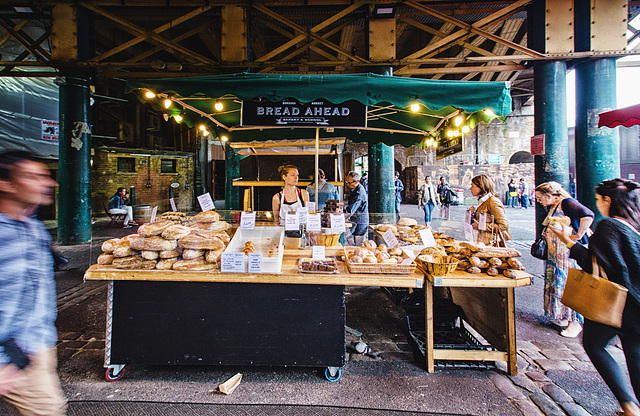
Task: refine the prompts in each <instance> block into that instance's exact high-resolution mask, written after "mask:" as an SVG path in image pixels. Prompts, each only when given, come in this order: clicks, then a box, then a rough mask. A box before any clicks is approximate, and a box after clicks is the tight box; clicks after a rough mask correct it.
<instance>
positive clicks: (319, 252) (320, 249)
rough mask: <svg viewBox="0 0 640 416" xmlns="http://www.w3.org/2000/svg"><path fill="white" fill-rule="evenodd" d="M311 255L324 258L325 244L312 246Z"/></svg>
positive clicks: (315, 257)
mask: <svg viewBox="0 0 640 416" xmlns="http://www.w3.org/2000/svg"><path fill="white" fill-rule="evenodd" d="M311 257H312V258H314V259H324V258H325V249H324V246H312V247H311Z"/></svg>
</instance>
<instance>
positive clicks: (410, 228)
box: [375, 218, 427, 245]
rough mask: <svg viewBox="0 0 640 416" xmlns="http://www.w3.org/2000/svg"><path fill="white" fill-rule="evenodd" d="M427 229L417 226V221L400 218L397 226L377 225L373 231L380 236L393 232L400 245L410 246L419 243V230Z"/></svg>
mask: <svg viewBox="0 0 640 416" xmlns="http://www.w3.org/2000/svg"><path fill="white" fill-rule="evenodd" d="M425 228H427V226H426V225H418V221H416V220H414V219H413V218H400V219H399V220H398V223H397V224H378V225H376V226H375V230H376V231H377V232H378V234H380V235H382V234H384V233H385V232H387V231H388V230H391V231H392V232H393V235H395V236H396V238H397V239H398V241H399V242H400V245H410V244H416V243H418V242H420V230H422V229H425Z"/></svg>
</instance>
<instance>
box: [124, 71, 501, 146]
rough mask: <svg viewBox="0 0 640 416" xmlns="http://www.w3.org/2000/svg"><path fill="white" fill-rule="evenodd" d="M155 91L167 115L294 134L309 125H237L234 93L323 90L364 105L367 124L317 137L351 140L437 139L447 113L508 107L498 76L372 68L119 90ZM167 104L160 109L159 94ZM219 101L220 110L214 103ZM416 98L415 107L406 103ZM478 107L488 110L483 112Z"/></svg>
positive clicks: (255, 133) (308, 133)
mask: <svg viewBox="0 0 640 416" xmlns="http://www.w3.org/2000/svg"><path fill="white" fill-rule="evenodd" d="M145 90H150V91H152V92H154V93H155V94H157V97H156V98H155V99H153V100H151V101H152V102H153V104H154V105H155V106H156V108H157V109H159V110H163V111H166V112H167V114H168V116H169V117H175V116H176V115H178V114H180V115H181V116H182V117H183V121H182V122H186V123H187V124H188V125H189V126H193V125H196V124H200V123H203V124H205V125H206V126H207V128H208V129H209V131H212V132H213V133H214V134H216V135H222V134H225V135H227V137H228V138H229V140H230V141H251V140H267V139H296V138H298V139H302V138H311V137H315V131H314V130H315V128H314V129H310V128H261V129H256V128H252V129H243V128H242V126H240V108H241V102H242V101H248V100H254V99H259V98H262V99H266V100H268V101H273V102H277V101H281V100H284V99H287V98H294V99H296V100H298V101H301V102H311V101H313V100H317V99H321V98H324V99H326V100H329V101H331V102H332V103H334V104H338V103H343V102H345V101H348V100H356V101H359V102H360V103H362V104H364V105H366V106H368V112H367V127H368V128H367V129H364V128H357V129H341V128H335V129H334V131H330V132H327V131H326V130H325V129H321V133H320V136H321V137H336V136H344V137H347V138H348V139H350V140H352V141H356V142H363V141H367V142H369V143H380V142H382V143H385V144H388V145H392V144H402V145H403V146H406V147H409V146H411V145H420V144H423V142H424V139H425V138H429V137H430V138H433V139H436V140H438V139H440V138H441V135H443V134H445V131H444V130H445V128H446V127H447V126H448V125H449V124H450V123H452V122H453V117H455V116H457V115H462V116H463V118H464V124H465V125H467V126H469V127H470V128H474V127H475V126H476V125H477V124H478V123H480V122H485V123H488V122H490V121H491V120H492V119H493V118H495V117H504V116H506V115H507V114H509V113H510V112H511V96H510V91H509V84H508V83H504V82H473V81H440V80H426V79H415V78H403V77H394V76H384V75H375V74H350V75H293V74H250V73H241V74H232V75H216V76H204V77H190V78H169V79H143V80H130V81H128V82H127V91H129V92H132V91H137V92H138V93H140V97H141V99H144V98H142V97H143V94H142V93H143V92H144V91H145ZM165 97H170V98H171V99H172V100H173V105H172V106H171V107H170V108H169V109H168V110H165V109H164V107H162V99H163V98H165ZM216 101H220V102H222V103H223V105H224V109H223V110H222V111H219V112H218V111H216V110H215V109H214V103H215V102H216ZM414 103H419V104H420V109H419V110H418V112H412V111H411V110H410V106H411V105H412V104H414ZM486 110H491V111H490V112H486Z"/></svg>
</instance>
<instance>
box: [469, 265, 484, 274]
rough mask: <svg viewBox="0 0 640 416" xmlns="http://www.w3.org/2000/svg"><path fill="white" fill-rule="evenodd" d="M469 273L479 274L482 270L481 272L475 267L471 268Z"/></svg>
mask: <svg viewBox="0 0 640 416" xmlns="http://www.w3.org/2000/svg"><path fill="white" fill-rule="evenodd" d="M467 271H468V272H469V273H471V274H478V273H480V272H481V271H482V270H480V268H479V267H475V266H471V267H469V268H468V269H467Z"/></svg>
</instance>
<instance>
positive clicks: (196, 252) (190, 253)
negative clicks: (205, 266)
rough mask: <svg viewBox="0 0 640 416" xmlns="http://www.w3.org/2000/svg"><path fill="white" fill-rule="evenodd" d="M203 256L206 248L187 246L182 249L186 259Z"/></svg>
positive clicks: (183, 256)
mask: <svg viewBox="0 0 640 416" xmlns="http://www.w3.org/2000/svg"><path fill="white" fill-rule="evenodd" d="M202 256H204V250H202V249H191V248H187V249H184V250H183V251H182V258H183V259H184V260H192V259H197V258H198V257H202Z"/></svg>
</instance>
